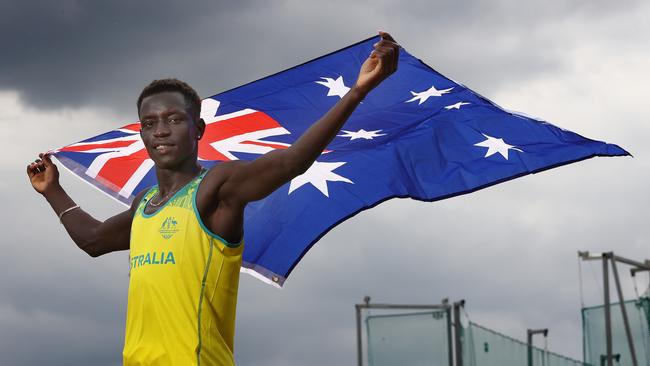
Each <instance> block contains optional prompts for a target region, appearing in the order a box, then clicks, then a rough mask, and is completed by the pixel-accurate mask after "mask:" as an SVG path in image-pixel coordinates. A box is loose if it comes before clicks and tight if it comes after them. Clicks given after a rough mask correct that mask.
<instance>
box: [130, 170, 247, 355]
mask: <svg viewBox="0 0 650 366" xmlns="http://www.w3.org/2000/svg"><path fill="white" fill-rule="evenodd" d="M205 173H206V172H205V171H204V172H202V173H201V174H200V175H199V176H198V177H197V178H195V179H193V180H192V181H190V182H189V183H188V184H187V185H185V187H183V188H182V189H180V190H179V191H178V192H177V193H176V194H174V196H172V198H170V199H169V201H168V202H167V203H165V205H164V206H162V207H161V208H160V209H159V210H158V211H156V212H155V213H152V214H146V213H145V212H144V208H145V206H146V203H147V202H148V201H149V200H151V198H152V197H154V195H155V194H156V192H158V187H157V186H154V187H153V188H151V189H150V190H149V191H148V192H147V193H146V194H145V195H144V197H143V199H142V201H141V203H140V204H139V205H138V208H137V211H136V213H135V215H134V217H133V223H132V225H131V244H130V245H131V251H130V262H131V270H130V277H131V278H130V282H129V300H128V308H127V314H126V335H125V340H124V351H123V360H124V365H125V366H131V365H151V366H153V365H204V366H208V365H233V364H234V358H233V343H234V336H235V307H236V304H237V287H238V283H239V269H240V266H241V256H242V251H243V245H242V243H239V244H231V243H228V242H227V241H226V240H224V239H222V238H221V237H220V236H218V235H216V234H214V233H212V232H210V231H209V230H208V228H207V227H206V226H205V225H204V224H203V222H202V221H201V218H200V216H199V212H198V210H197V207H196V192H197V190H198V187H199V183H200V182H201V180H202V179H203V177H204V176H205Z"/></svg>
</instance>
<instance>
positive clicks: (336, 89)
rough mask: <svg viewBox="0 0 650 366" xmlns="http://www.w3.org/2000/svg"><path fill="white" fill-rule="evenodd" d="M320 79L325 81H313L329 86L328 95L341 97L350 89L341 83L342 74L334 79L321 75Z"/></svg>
mask: <svg viewBox="0 0 650 366" xmlns="http://www.w3.org/2000/svg"><path fill="white" fill-rule="evenodd" d="M321 79H323V80H325V81H315V83H316V84H320V85H324V86H325V87H327V88H329V91H328V92H327V96H328V97H331V96H333V95H336V96H338V97H339V98H343V96H344V95H345V94H346V93H347V92H348V91H349V90H350V88H348V87H347V86H345V84H344V83H343V76H339V77H338V78H337V79H336V80H334V79H332V78H326V77H321Z"/></svg>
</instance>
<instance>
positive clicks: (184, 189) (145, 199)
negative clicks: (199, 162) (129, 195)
mask: <svg viewBox="0 0 650 366" xmlns="http://www.w3.org/2000/svg"><path fill="white" fill-rule="evenodd" d="M207 172H208V171H207V170H206V169H203V168H202V169H201V172H200V173H199V175H197V176H196V177H194V178H192V179H191V180H190V181H189V182H187V183H185V185H184V186H183V187H181V189H179V190H178V191H176V193H174V195H173V196H171V197H170V198H169V199H168V200H167V202H165V203H164V204H163V205H162V206H160V207H158V209H157V210H156V211H155V212H153V213H150V214H148V213H146V212H145V209H146V206H147V203H148V202H149V200H151V198H153V195H154V194H156V193H158V185H157V184H156V185H155V186H153V187H151V188H150V189H149V192H147V193H146V194H145V195H144V197H143V199H142V201H141V203H143V206H142V210H141V211H140V213H141V214H142V216H143V217H146V218H150V217H154V216H156V214H157V213H158V212H160V211H162V210H163V208H165V207H167V205H170V206H181V207H184V206H185V205H183V204H181V205H179V204H176V203H175V201H177V200H178V199H179V197H178V196H179V195H180V194H181V193H183V194H186V192H187V190H188V189H189V188H190V187H191V186H192V185H193V183H195V182H196V181H197V179H199V178H201V179H203V176H205V173H207ZM196 186H197V187H198V184H197V185H196ZM152 191H155V192H154V193H153V194H152V196H151V197H147V196H149V194H151V192H152ZM181 198H182V197H181ZM188 208H189V207H188Z"/></svg>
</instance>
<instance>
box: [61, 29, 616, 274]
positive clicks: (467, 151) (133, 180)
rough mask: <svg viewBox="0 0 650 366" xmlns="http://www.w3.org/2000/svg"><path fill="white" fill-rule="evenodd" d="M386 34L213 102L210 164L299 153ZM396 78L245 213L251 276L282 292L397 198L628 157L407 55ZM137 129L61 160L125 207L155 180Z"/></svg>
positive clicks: (66, 151) (208, 106) (205, 142)
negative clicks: (353, 226)
mask: <svg viewBox="0 0 650 366" xmlns="http://www.w3.org/2000/svg"><path fill="white" fill-rule="evenodd" d="M376 41H377V38H375V37H373V38H369V39H366V40H364V41H361V42H359V43H357V44H354V45H352V46H349V47H346V48H344V49H342V50H339V51H336V52H334V53H331V54H328V55H325V56H322V57H319V58H317V59H315V60H312V61H310V62H307V63H304V64H302V65H299V66H296V67H293V68H291V69H288V70H285V71H283V72H280V73H277V74H274V75H271V76H268V77H266V78H263V79H260V80H258V81H255V82H252V83H249V84H246V85H243V86H240V87H238V88H235V89H232V90H229V91H226V92H223V93H220V94H217V95H214V96H212V97H210V98H207V99H205V100H204V101H203V104H202V111H201V117H202V118H203V119H204V120H205V122H206V124H207V126H206V131H205V133H204V135H203V138H202V139H201V141H200V144H199V162H200V163H201V164H202V165H203V166H204V167H206V168H210V167H212V166H214V165H215V164H218V163H219V162H222V161H227V160H236V159H244V160H251V159H255V158H257V157H259V156H261V155H262V154H264V153H266V152H269V151H272V150H274V149H285V148H287V147H288V146H290V145H291V144H292V143H293V142H294V141H295V140H296V139H297V138H298V137H299V136H300V135H301V134H302V133H303V132H304V131H305V130H306V129H307V128H308V127H309V126H310V124H311V123H313V122H314V121H316V120H317V119H318V118H320V117H321V116H322V115H323V114H324V113H326V112H327V111H328V110H329V109H330V108H331V107H332V106H333V105H334V104H335V103H336V102H337V101H338V100H339V99H340V98H341V97H343V96H344V95H345V93H347V91H348V90H349V88H350V86H351V84H352V83H353V82H354V80H355V78H356V76H357V74H358V70H359V67H360V66H361V63H362V62H363V60H365V59H366V57H367V56H368V55H369V54H370V52H371V50H372V47H373V46H372V45H373V43H375V42H376ZM400 52H401V53H400V60H399V68H398V71H397V72H396V73H395V74H393V75H392V76H391V77H390V78H388V79H387V80H385V81H384V82H383V83H382V84H381V85H380V86H379V87H377V88H376V90H374V91H372V92H371V93H370V95H368V97H367V98H366V99H365V100H364V102H363V103H362V104H361V105H360V106H359V107H358V108H357V110H356V111H355V112H354V114H353V115H352V116H351V117H350V119H349V120H348V121H347V123H346V124H345V126H344V127H343V128H342V130H341V132H340V134H339V135H338V136H337V137H336V138H335V139H334V140H333V141H332V143H331V144H330V145H329V146H328V148H327V150H326V151H325V152H324V153H323V154H322V155H321V156H320V157H319V158H318V159H317V160H316V162H315V163H314V164H313V165H312V166H311V167H310V168H309V169H308V170H307V171H306V172H305V173H304V174H302V175H300V176H298V177H296V178H294V179H293V180H292V181H291V182H289V183H287V184H286V185H285V186H283V187H281V188H279V189H278V190H276V191H275V192H274V193H272V194H271V195H270V196H268V197H267V198H265V199H263V200H261V201H256V202H253V203H251V204H249V205H248V206H247V208H246V211H245V213H244V216H245V224H244V226H245V230H244V231H245V234H244V242H245V243H246V247H245V249H244V259H243V267H244V268H243V270H244V271H246V272H249V273H251V274H254V275H255V276H256V277H258V278H261V279H263V280H265V281H266V282H268V283H271V284H273V285H276V286H282V284H283V283H284V281H285V279H286V278H287V276H288V275H289V274H290V273H291V271H292V270H293V268H294V267H295V266H296V264H297V263H298V262H299V261H300V259H301V258H302V256H303V255H305V253H306V252H307V251H308V250H309V248H310V247H311V246H312V245H313V244H315V243H316V242H317V241H318V239H320V238H321V237H322V236H323V235H325V233H327V232H328V231H329V230H331V229H332V228H333V227H334V226H336V225H337V224H338V223H340V222H342V221H344V220H345V219H347V218H349V217H351V216H353V215H355V214H357V213H359V212H360V211H363V210H365V209H368V208H370V207H373V206H375V205H377V204H379V203H381V202H383V201H385V200H387V199H390V198H395V197H402V198H403V197H410V198H414V199H418V200H423V201H435V200H439V199H444V198H449V197H452V196H456V195H460V194H464V193H469V192H473V191H475V190H478V189H481V188H485V187H487V186H490V185H493V184H497V183H501V182H504V181H506V180H509V179H514V178H517V177H520V176H522V175H526V174H530V173H535V172H539V171H542V170H545V169H550V168H553V167H556V166H559V165H563V164H568V163H572V162H576V161H580V160H584V159H587V158H590V157H594V156H622V155H629V154H628V153H627V152H626V151H625V150H623V149H622V148H620V147H618V146H616V145H612V144H607V143H604V142H600V141H595V140H590V139H587V138H585V137H582V136H580V135H578V134H575V133H573V132H571V131H567V130H564V129H561V128H558V127H555V126H553V125H551V124H549V123H547V122H544V121H542V120H538V119H535V118H531V117H527V116H523V115H520V114H517V113H514V112H509V111H506V110H503V109H501V108H500V107H499V106H497V105H496V104H494V103H492V102H491V101H489V100H487V99H486V98H484V97H482V96H480V95H478V94H477V93H475V92H473V91H472V90H470V89H468V88H467V87H465V86H463V85H461V84H458V83H456V82H454V81H452V80H450V79H448V78H446V77H444V76H443V75H441V74H439V73H438V72H436V71H435V70H433V69H431V68H430V67H429V66H427V65H426V64H424V63H423V62H421V61H420V60H418V59H416V58H414V57H413V56H411V55H410V54H409V53H407V52H406V51H405V50H404V49H401V50H400ZM138 131H139V124H138V123H133V124H129V125H126V126H124V127H121V128H118V129H116V130H113V131H110V132H107V133H104V134H101V135H99V136H95V137H92V138H89V139H87V140H84V141H81V142H79V143H76V144H72V145H68V146H65V147H63V148H60V149H58V150H55V151H54V153H53V154H54V156H55V157H56V158H57V159H58V160H59V161H60V162H61V163H62V164H63V165H64V166H65V167H67V168H68V169H70V170H71V171H72V172H73V173H74V174H76V175H78V176H80V177H82V178H83V179H85V180H86V181H88V182H89V183H91V184H92V185H94V186H95V187H98V188H99V189H101V190H102V191H104V192H106V193H107V194H109V195H110V196H112V197H114V198H115V199H117V200H119V201H120V202H122V203H124V204H130V202H131V201H132V200H133V198H134V197H135V195H136V194H137V193H138V192H140V191H142V190H143V189H145V188H147V187H150V186H152V185H155V184H156V176H155V169H154V164H153V162H152V161H151V159H149V157H148V155H147V152H146V150H145V149H144V145H143V143H142V141H141V140H140V136H139V132H138Z"/></svg>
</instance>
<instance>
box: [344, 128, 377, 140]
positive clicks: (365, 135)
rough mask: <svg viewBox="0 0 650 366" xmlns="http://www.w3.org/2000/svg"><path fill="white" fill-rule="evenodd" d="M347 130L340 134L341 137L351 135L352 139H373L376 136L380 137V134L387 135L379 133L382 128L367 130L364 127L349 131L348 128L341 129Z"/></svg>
mask: <svg viewBox="0 0 650 366" xmlns="http://www.w3.org/2000/svg"><path fill="white" fill-rule="evenodd" d="M341 131H343V132H345V133H344V134H343V135H338V136H339V137H350V141H352V140H356V139H366V140H372V139H373V138H374V137H379V136H386V134H385V133H379V132H381V130H374V131H366V130H364V129H363V128H362V129H360V130H359V131H357V132H354V131H347V130H341Z"/></svg>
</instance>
